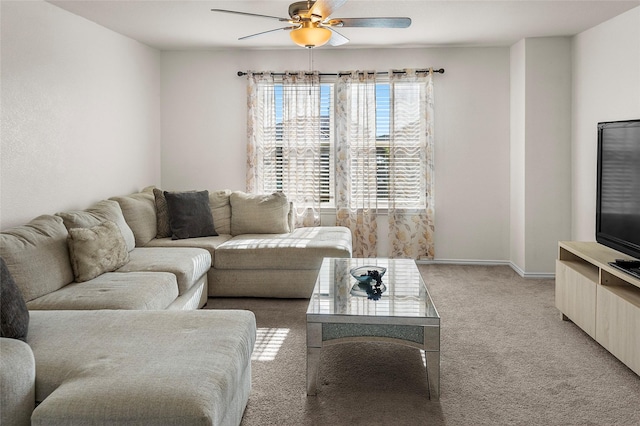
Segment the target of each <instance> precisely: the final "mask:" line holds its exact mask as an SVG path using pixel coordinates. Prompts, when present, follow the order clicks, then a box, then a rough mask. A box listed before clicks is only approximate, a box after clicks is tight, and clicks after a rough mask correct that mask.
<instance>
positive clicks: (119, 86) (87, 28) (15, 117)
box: [0, 1, 160, 229]
mask: <svg viewBox="0 0 640 426" xmlns="http://www.w3.org/2000/svg"><path fill="white" fill-rule="evenodd" d="M1 7H2V28H1V39H2V45H1V49H2V64H1V66H2V89H1V90H2V92H1V104H2V149H1V151H0V156H1V165H2V167H1V171H0V185H1V188H0V189H1V191H0V192H1V197H0V228H2V229H5V228H7V227H9V226H14V225H17V224H21V223H25V222H26V221H28V220H30V219H32V218H33V217H35V216H38V215H40V214H45V213H55V212H57V211H60V210H64V209H71V208H86V207H87V206H88V205H89V204H90V203H91V202H93V201H97V200H100V199H104V198H108V197H110V196H114V195H120V194H126V193H129V192H131V191H133V190H136V189H139V188H141V187H143V186H146V185H149V184H155V183H159V180H160V53H159V51H157V50H155V49H151V48H149V47H147V46H145V45H142V44H140V43H138V42H135V41H133V40H131V39H129V38H127V37H124V36H121V35H119V34H116V33H114V32H112V31H110V30H107V29H105V28H104V27H101V26H98V25H96V24H94V23H92V22H90V21H88V20H85V19H83V18H79V17H78V16H76V15H73V14H70V13H68V12H66V11H64V10H62V9H60V8H58V7H56V6H53V5H51V4H49V3H45V2H9V1H2V2H1Z"/></svg>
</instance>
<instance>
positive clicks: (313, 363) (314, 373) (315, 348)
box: [307, 323, 322, 395]
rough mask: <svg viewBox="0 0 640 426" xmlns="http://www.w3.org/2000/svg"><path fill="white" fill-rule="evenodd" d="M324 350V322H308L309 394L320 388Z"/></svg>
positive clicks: (313, 393)
mask: <svg viewBox="0 0 640 426" xmlns="http://www.w3.org/2000/svg"><path fill="white" fill-rule="evenodd" d="M321 351H322V324H320V323H307V395H315V394H316V392H317V389H318V367H319V365H320V352H321Z"/></svg>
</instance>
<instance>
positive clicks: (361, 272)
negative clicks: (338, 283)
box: [350, 266, 387, 300]
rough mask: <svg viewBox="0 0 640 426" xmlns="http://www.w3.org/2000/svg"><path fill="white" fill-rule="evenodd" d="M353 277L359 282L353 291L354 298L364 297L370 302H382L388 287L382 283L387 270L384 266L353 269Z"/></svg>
mask: <svg viewBox="0 0 640 426" xmlns="http://www.w3.org/2000/svg"><path fill="white" fill-rule="evenodd" d="M350 272H351V275H352V276H353V277H354V278H355V279H356V280H358V282H357V283H356V284H355V285H354V286H353V288H352V289H351V294H352V295H354V296H360V297H364V296H366V297H367V299H370V300H380V298H381V297H382V293H384V291H385V290H386V289H387V287H386V286H385V285H384V283H383V282H382V276H383V275H384V274H385V272H387V268H384V267H382V266H360V267H358V268H353V269H351V271H350Z"/></svg>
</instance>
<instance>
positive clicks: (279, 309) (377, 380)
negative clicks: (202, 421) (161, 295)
mask: <svg viewBox="0 0 640 426" xmlns="http://www.w3.org/2000/svg"><path fill="white" fill-rule="evenodd" d="M420 271H421V273H422V275H423V277H424V280H425V282H426V283H427V287H428V288H429V291H430V293H431V296H432V298H433V300H434V302H435V304H436V307H437V308H438V311H439V313H440V316H441V318H442V336H441V339H442V347H441V393H442V395H441V398H440V401H439V402H432V401H430V400H429V399H428V391H427V384H426V378H425V371H424V366H423V363H422V357H421V355H420V352H419V351H418V350H416V349H412V348H409V347H405V346H401V345H392V344H380V343H375V344H374V343H360V344H343V345H336V346H332V347H329V348H325V349H324V350H323V354H322V357H321V364H320V371H319V376H318V395H317V396H315V397H307V396H306V394H305V374H306V360H305V356H306V348H305V312H306V307H307V301H305V300H278V299H210V300H209V303H208V305H207V307H208V308H210V309H221V308H225V309H228V308H239V309H250V310H251V311H253V312H254V313H255V314H256V318H257V322H258V327H259V337H260V340H261V341H262V342H264V344H263V345H262V346H261V347H260V348H256V354H255V356H256V357H258V358H259V359H256V360H254V361H253V364H252V367H253V388H252V393H251V396H250V398H249V404H248V406H247V409H246V411H245V414H244V418H243V421H242V425H243V426H253V425H276V424H277V425H361V424H368V425H489V424H490V425H507V424H508V425H640V377H638V376H637V375H636V374H635V373H633V371H631V370H630V369H629V368H627V367H626V366H625V365H624V364H622V363H621V362H619V361H618V360H617V359H616V358H615V357H613V356H612V355H611V354H609V353H608V352H607V351H606V350H605V349H604V348H602V347H601V346H600V345H598V344H597V343H596V342H595V341H593V340H592V339H591V338H590V337H589V336H588V335H587V334H585V333H584V332H582V331H581V330H580V329H579V328H578V327H576V326H575V325H574V324H572V323H571V322H565V321H562V320H561V319H560V313H559V311H558V310H557V309H556V308H555V307H554V283H553V280H537V279H528V280H525V279H522V278H520V277H519V276H518V275H517V274H516V273H515V272H514V271H513V270H512V269H511V268H509V267H504V266H460V265H421V266H420ZM268 343H270V344H268Z"/></svg>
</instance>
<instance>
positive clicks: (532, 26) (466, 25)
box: [49, 0, 640, 50]
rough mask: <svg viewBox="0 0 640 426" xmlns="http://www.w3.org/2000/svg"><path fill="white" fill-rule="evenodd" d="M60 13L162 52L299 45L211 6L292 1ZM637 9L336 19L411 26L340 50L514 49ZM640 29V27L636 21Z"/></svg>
mask: <svg viewBox="0 0 640 426" xmlns="http://www.w3.org/2000/svg"><path fill="white" fill-rule="evenodd" d="M49 2H50V3H52V4H55V5H57V6H59V7H61V8H63V9H66V10H68V11H70V12H72V13H74V14H76V15H80V16H82V17H85V18H86V19H89V20H91V21H94V22H96V23H98V24H100V25H102V26H104V27H107V28H109V29H112V30H113V31H116V32H118V33H121V34H124V35H126V36H128V37H131V38H133V39H135V40H138V41H140V42H142V43H144V44H147V45H149V46H152V47H155V48H158V49H161V50H185V49H189V50H191V49H199V50H202V49H220V48H234V49H242V48H248V49H255V48H262V49H265V48H294V47H295V46H294V45H293V43H292V42H291V40H290V38H289V36H288V34H287V32H286V31H276V32H273V33H269V34H265V35H262V36H259V37H254V38H251V39H247V40H241V41H239V40H238V37H242V36H245V35H249V34H253V33H257V32H261V31H266V30H270V29H274V28H279V27H284V26H285V25H286V24H283V23H281V22H278V21H275V20H270V19H265V18H259V17H248V16H237V15H229V14H220V13H213V12H211V11H210V9H212V8H219V9H231V10H237V11H242V12H249V13H258V14H264V15H271V16H280V17H283V18H286V17H288V13H287V10H288V6H289V4H290V3H292V2H291V1H290V0H284V1H282V0H266V1H246V0H228V1H184V0H183V1H170V0H155V1H154V0H139V1H138V0H71V1H70V0H50V1H49ZM639 5H640V0H635V1H613V0H608V1H579V0H571V1H551V0H538V1H524V0H510V1H485V0H475V1H430V0H409V1H385V0H366V1H365V0H350V1H348V2H347V3H346V4H345V5H344V6H342V7H341V8H340V9H338V10H337V11H336V12H335V13H334V14H333V15H332V16H333V17H337V18H353V17H387V16H406V17H409V18H411V19H412V25H411V27H409V28H406V29H369V28H342V29H339V31H340V33H341V34H343V35H344V36H346V37H348V38H349V39H350V40H351V41H350V43H348V44H346V45H344V46H340V47H329V46H324V47H320V49H345V48H353V47H360V48H362V47H418V46H510V45H512V44H513V43H515V42H517V41H518V40H520V39H522V38H526V37H547V36H571V35H574V34H577V33H579V32H581V31H584V30H586V29H588V28H591V27H593V26H595V25H597V24H599V23H601V22H604V21H606V20H608V19H610V18H612V17H614V16H616V15H619V14H621V13H623V12H625V11H627V10H629V9H631V8H634V7H637V6H639ZM639 25H640V23H639Z"/></svg>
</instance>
